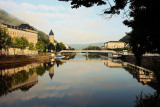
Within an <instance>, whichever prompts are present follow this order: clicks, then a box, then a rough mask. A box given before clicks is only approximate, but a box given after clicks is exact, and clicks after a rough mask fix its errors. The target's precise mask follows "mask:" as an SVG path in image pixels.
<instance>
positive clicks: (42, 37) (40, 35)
mask: <svg viewBox="0 0 160 107" xmlns="http://www.w3.org/2000/svg"><path fill="white" fill-rule="evenodd" d="M38 41H43V42H44V43H45V44H49V37H48V35H47V34H45V33H44V32H42V31H39V30H38Z"/></svg>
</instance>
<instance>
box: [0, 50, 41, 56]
mask: <svg viewBox="0 0 160 107" xmlns="http://www.w3.org/2000/svg"><path fill="white" fill-rule="evenodd" d="M3 54H5V55H37V54H38V51H35V50H29V49H23V50H21V49H18V48H9V49H8V50H6V51H5V50H4V49H2V50H0V55H3Z"/></svg>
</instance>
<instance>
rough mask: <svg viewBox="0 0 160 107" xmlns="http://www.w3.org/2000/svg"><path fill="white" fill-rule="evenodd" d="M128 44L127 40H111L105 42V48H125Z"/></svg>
mask: <svg viewBox="0 0 160 107" xmlns="http://www.w3.org/2000/svg"><path fill="white" fill-rule="evenodd" d="M125 45H126V43H125V42H121V41H109V42H106V43H104V48H105V49H116V48H124V47H125Z"/></svg>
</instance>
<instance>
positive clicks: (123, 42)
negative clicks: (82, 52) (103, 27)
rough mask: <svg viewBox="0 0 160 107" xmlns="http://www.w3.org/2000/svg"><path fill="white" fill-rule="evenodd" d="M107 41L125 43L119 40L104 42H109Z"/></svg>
mask: <svg viewBox="0 0 160 107" xmlns="http://www.w3.org/2000/svg"><path fill="white" fill-rule="evenodd" d="M109 42H120V43H125V42H121V41H108V42H105V43H109Z"/></svg>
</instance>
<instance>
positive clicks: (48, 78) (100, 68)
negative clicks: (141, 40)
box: [0, 53, 156, 107]
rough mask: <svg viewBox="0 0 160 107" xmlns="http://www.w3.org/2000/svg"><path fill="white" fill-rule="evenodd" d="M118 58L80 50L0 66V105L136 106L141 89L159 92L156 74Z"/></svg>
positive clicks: (44, 106)
mask: <svg viewBox="0 0 160 107" xmlns="http://www.w3.org/2000/svg"><path fill="white" fill-rule="evenodd" d="M137 72H138V71H133V70H130V69H128V68H127V67H126V66H124V65H123V62H121V61H119V60H112V59H106V58H105V57H100V56H94V55H89V57H88V58H86V56H85V54H83V53H81V54H77V55H76V56H73V57H70V59H69V60H67V59H65V60H56V61H54V62H53V61H52V62H48V63H33V64H26V65H24V66H18V67H9V66H8V68H7V67H6V68H5V69H1V70H0V88H1V89H0V91H1V92H0V107H133V106H134V105H135V103H136V102H135V101H136V96H139V95H140V94H141V92H143V93H144V94H148V93H150V94H153V93H154V92H156V90H155V89H154V88H152V86H151V85H149V84H148V83H150V82H153V81H154V80H155V78H154V74H152V73H151V75H150V73H141V74H140V73H137Z"/></svg>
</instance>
